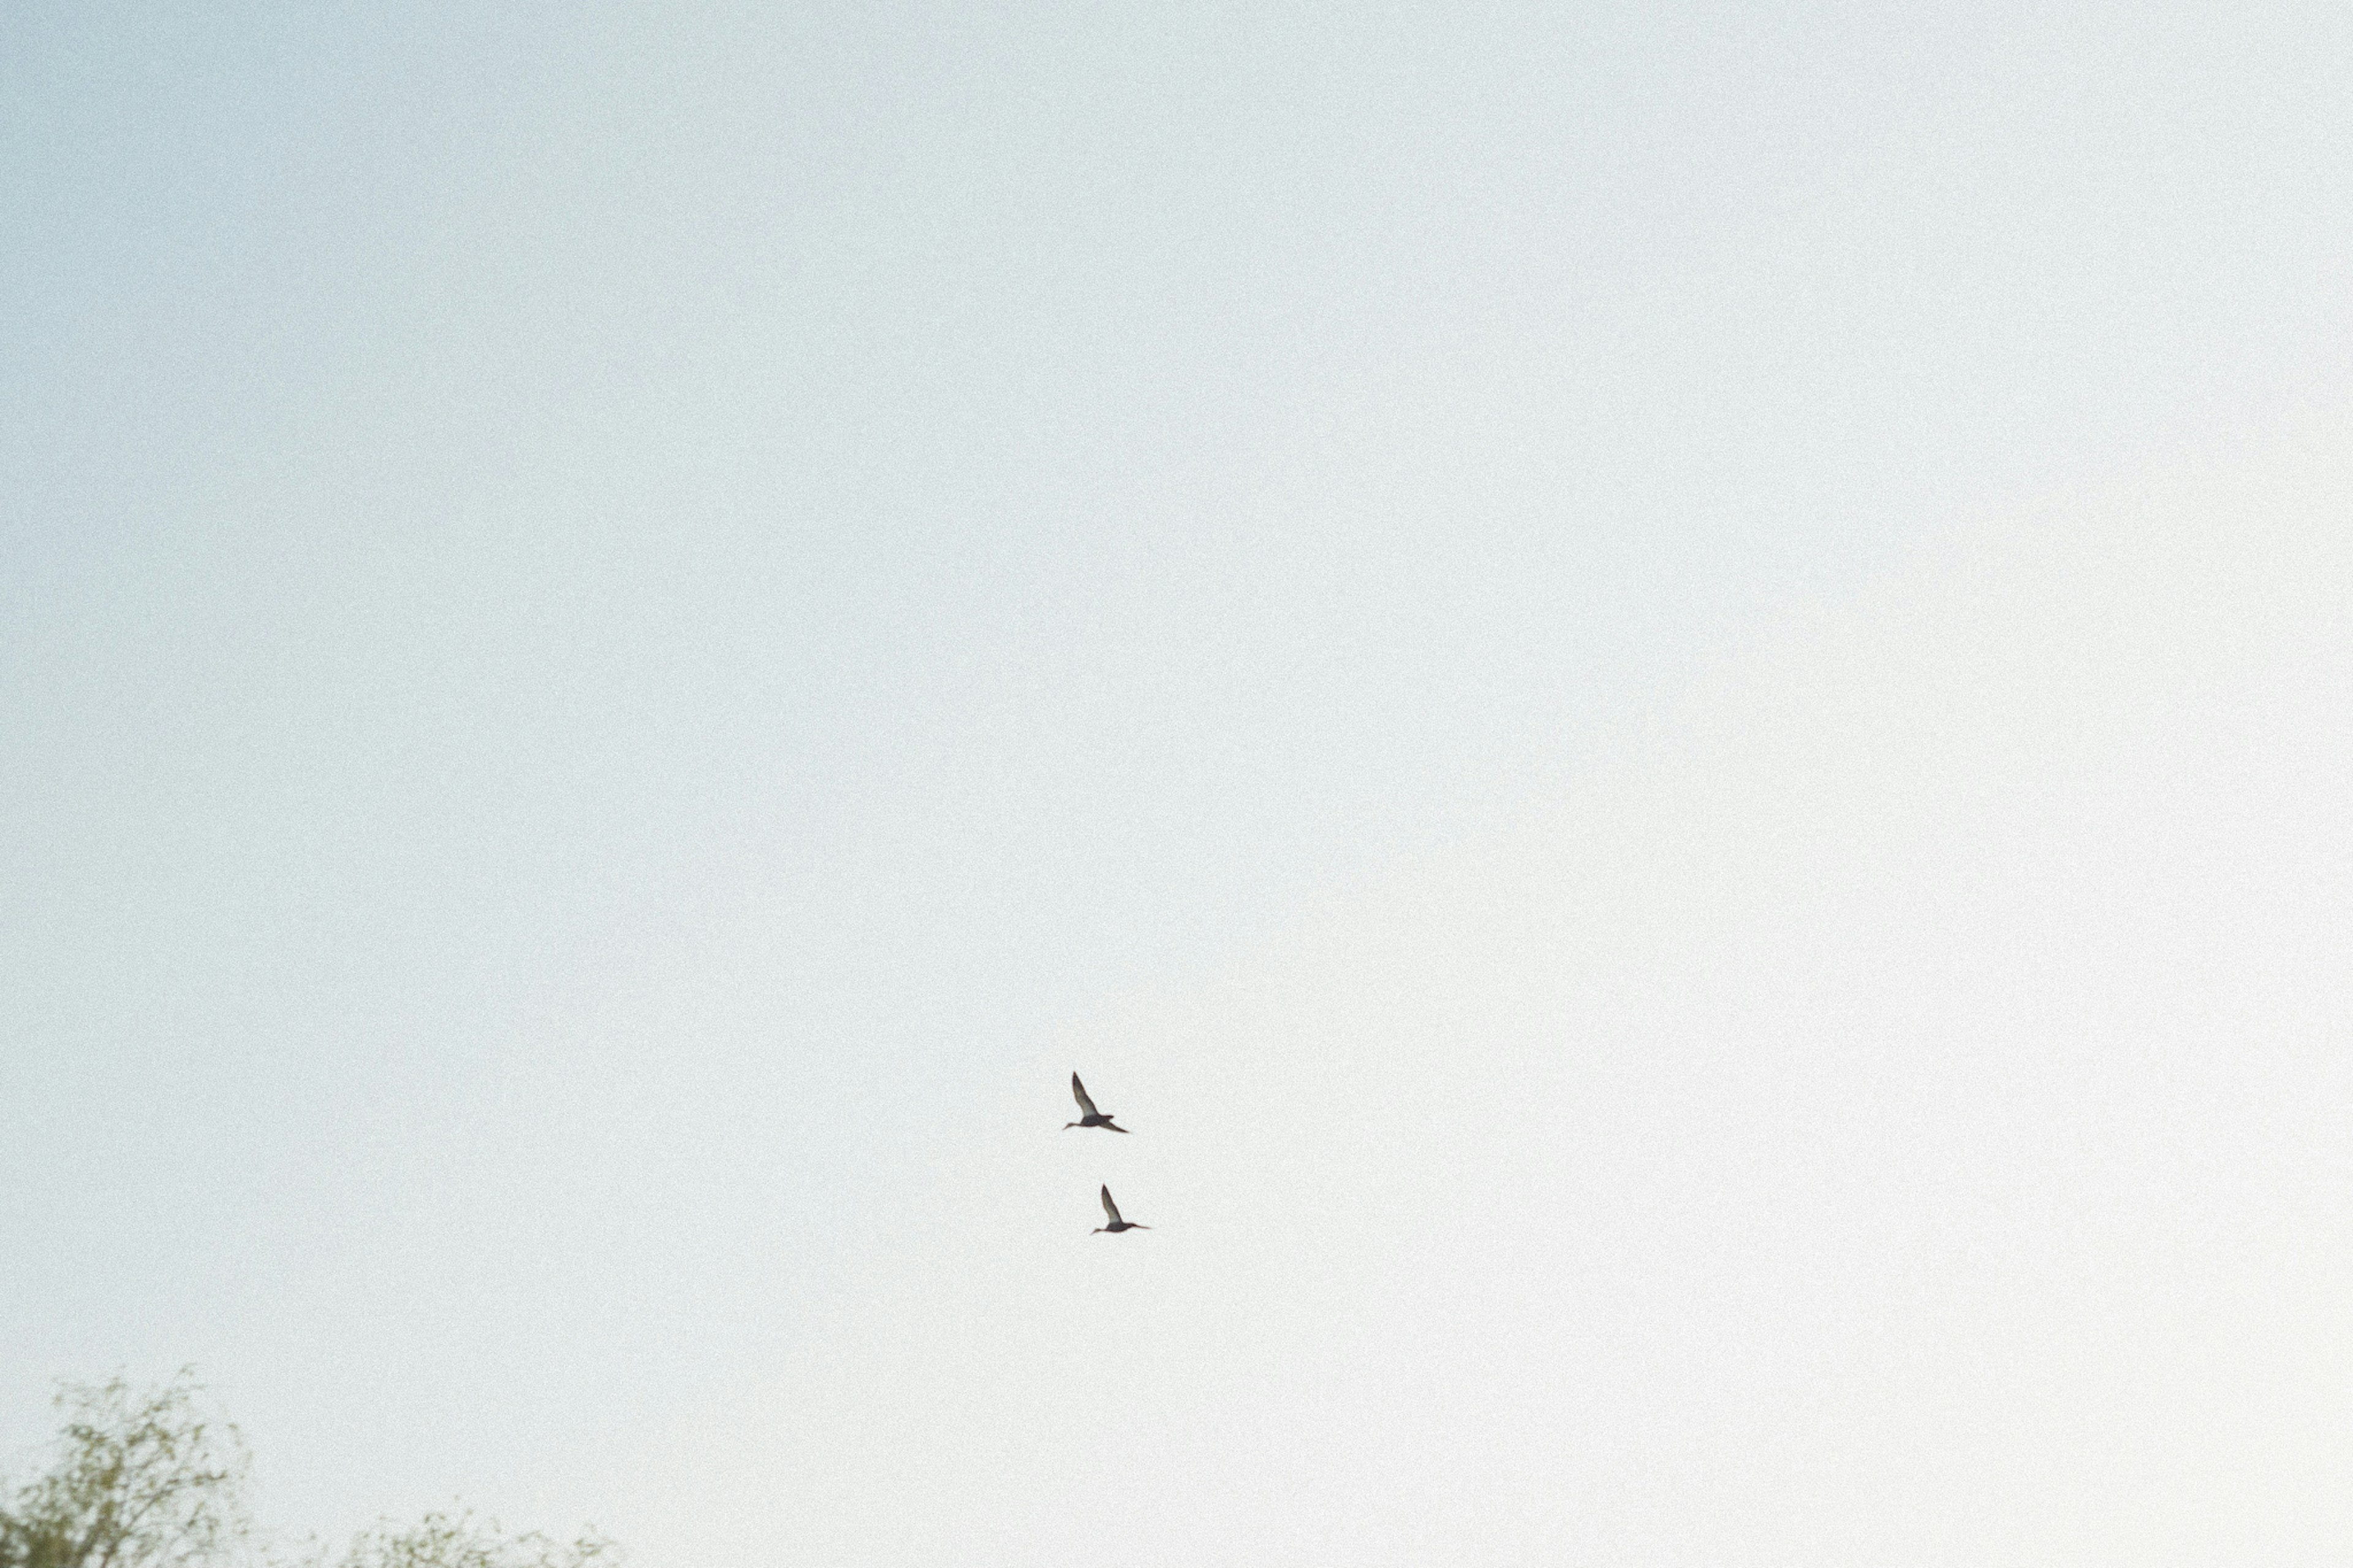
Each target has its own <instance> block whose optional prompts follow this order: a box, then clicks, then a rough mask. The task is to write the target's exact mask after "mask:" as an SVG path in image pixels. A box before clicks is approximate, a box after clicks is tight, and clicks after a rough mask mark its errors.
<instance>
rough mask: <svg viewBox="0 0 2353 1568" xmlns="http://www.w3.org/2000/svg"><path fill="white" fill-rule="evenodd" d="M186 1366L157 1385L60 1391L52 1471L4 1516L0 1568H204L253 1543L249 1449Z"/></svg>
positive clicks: (20, 1494) (109, 1383)
mask: <svg viewBox="0 0 2353 1568" xmlns="http://www.w3.org/2000/svg"><path fill="white" fill-rule="evenodd" d="M200 1392H201V1390H200V1387H199V1385H198V1384H196V1383H195V1379H194V1376H193V1373H192V1372H191V1370H190V1369H188V1368H185V1367H184V1368H182V1369H181V1371H180V1373H179V1375H178V1376H176V1377H174V1379H173V1380H172V1381H171V1382H169V1383H167V1384H164V1386H163V1387H161V1388H158V1389H151V1390H145V1391H142V1390H137V1389H134V1388H132V1386H131V1384H129V1383H127V1382H125V1381H124V1380H123V1379H122V1378H121V1377H119V1376H117V1377H111V1378H109V1379H107V1380H106V1381H105V1382H104V1383H95V1384H72V1383H69V1384H61V1385H60V1386H59V1388H58V1394H57V1399H56V1404H57V1407H58V1409H59V1410H60V1411H63V1412H66V1413H67V1415H68V1417H69V1418H68V1420H67V1422H66V1425H65V1427H64V1429H63V1430H62V1431H61V1432H60V1433H59V1434H58V1438H57V1443H56V1449H57V1456H58V1457H57V1462H56V1464H55V1465H54V1466H53V1467H52V1468H50V1470H49V1471H48V1473H47V1475H44V1476H41V1477H38V1478H37V1479H34V1480H32V1481H29V1482H27V1483H26V1485H25V1486H24V1487H22V1488H21V1489H18V1491H17V1493H16V1498H15V1500H13V1501H11V1502H9V1503H8V1504H6V1505H5V1506H0V1568H203V1565H204V1564H207V1563H220V1562H224V1561H226V1560H227V1558H228V1557H229V1556H230V1555H231V1554H232V1553H234V1552H237V1550H238V1548H239V1547H241V1546H242V1545H243V1544H244V1543H245V1542H246V1541H247V1539H248V1537H249V1536H250V1534H251V1526H250V1524H249V1522H248V1519H247V1516H246V1512H245V1506H244V1500H243V1496H242V1487H243V1483H244V1480H245V1476H246V1470H247V1459H246V1452H245V1443H244V1440H243V1438H241V1437H240V1436H238V1433H237V1428H236V1427H235V1426H230V1425H229V1424H227V1422H224V1421H215V1420H210V1419H207V1418H206V1415H205V1414H204V1412H203V1411H202V1409H201V1408H200V1407H199V1406H198V1404H197V1400H196V1395H197V1394H199V1393H200Z"/></svg>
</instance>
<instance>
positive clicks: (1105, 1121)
mask: <svg viewBox="0 0 2353 1568" xmlns="http://www.w3.org/2000/svg"><path fill="white" fill-rule="evenodd" d="M1071 1094H1073V1095H1074V1096H1076V1097H1077V1099H1078V1101H1079V1119H1078V1120H1077V1121H1065V1122H1063V1123H1062V1131H1065V1132H1068V1131H1070V1130H1071V1128H1073V1127H1109V1128H1110V1129H1111V1130H1112V1131H1113V1132H1124V1131H1127V1129H1126V1128H1124V1127H1120V1126H1116V1125H1114V1124H1113V1121H1112V1116H1113V1114H1115V1113H1114V1112H1109V1111H1102V1110H1096V1109H1095V1102H1094V1101H1093V1100H1089V1099H1088V1098H1087V1086H1086V1085H1085V1084H1082V1083H1081V1082H1080V1081H1079V1075H1078V1074H1076V1073H1072V1074H1071Z"/></svg>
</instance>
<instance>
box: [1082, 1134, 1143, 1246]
mask: <svg viewBox="0 0 2353 1568" xmlns="http://www.w3.org/2000/svg"><path fill="white" fill-rule="evenodd" d="M1123 1131H1124V1130H1123ZM1103 1213H1105V1214H1107V1215H1111V1223H1110V1224H1109V1225H1099V1226H1095V1227H1094V1229H1092V1230H1091V1231H1089V1232H1087V1234H1088V1235H1089V1236H1101V1235H1102V1234H1103V1232H1105V1231H1109V1232H1111V1233H1112V1234H1113V1236H1117V1235H1118V1234H1119V1233H1120V1232H1121V1231H1123V1230H1150V1229H1151V1228H1152V1227H1151V1226H1148V1225H1137V1224H1135V1223H1134V1221H1133V1220H1124V1219H1122V1218H1120V1217H1119V1205H1117V1204H1115V1203H1113V1202H1112V1201H1111V1189H1110V1188H1109V1187H1105V1188H1104V1189H1103Z"/></svg>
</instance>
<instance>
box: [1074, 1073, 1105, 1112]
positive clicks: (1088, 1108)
mask: <svg viewBox="0 0 2353 1568" xmlns="http://www.w3.org/2000/svg"><path fill="white" fill-rule="evenodd" d="M1071 1093H1072V1094H1075V1095H1077V1096H1078V1097H1079V1109H1080V1110H1083V1111H1085V1112H1086V1113H1087V1114H1088V1115H1089V1116H1099V1115H1101V1114H1102V1112H1100V1111H1098V1110H1096V1109H1095V1102H1094V1101H1093V1100H1089V1099H1088V1098H1087V1086H1086V1085H1085V1084H1082V1083H1081V1082H1080V1081H1079V1075H1078V1074H1076V1073H1072V1074H1071Z"/></svg>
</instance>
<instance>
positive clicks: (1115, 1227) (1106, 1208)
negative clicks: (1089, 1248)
mask: <svg viewBox="0 0 2353 1568" xmlns="http://www.w3.org/2000/svg"><path fill="white" fill-rule="evenodd" d="M1103 1213H1104V1214H1106V1215H1110V1216H1111V1223H1110V1224H1109V1225H1099V1226H1095V1227H1094V1229H1092V1230H1091V1231H1089V1232H1088V1233H1087V1234H1088V1235H1090V1236H1101V1235H1102V1234H1103V1232H1105V1231H1109V1232H1111V1233H1112V1234H1113V1236H1117V1235H1118V1234H1119V1233H1120V1232H1121V1231H1123V1230H1150V1229H1151V1228H1152V1227H1151V1226H1148V1225H1137V1224H1135V1223H1134V1221H1133V1220H1124V1219H1122V1218H1120V1217H1119V1205H1117V1204H1115V1203H1113V1202H1112V1201H1111V1189H1110V1188H1109V1187H1105V1188H1104V1189H1103Z"/></svg>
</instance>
